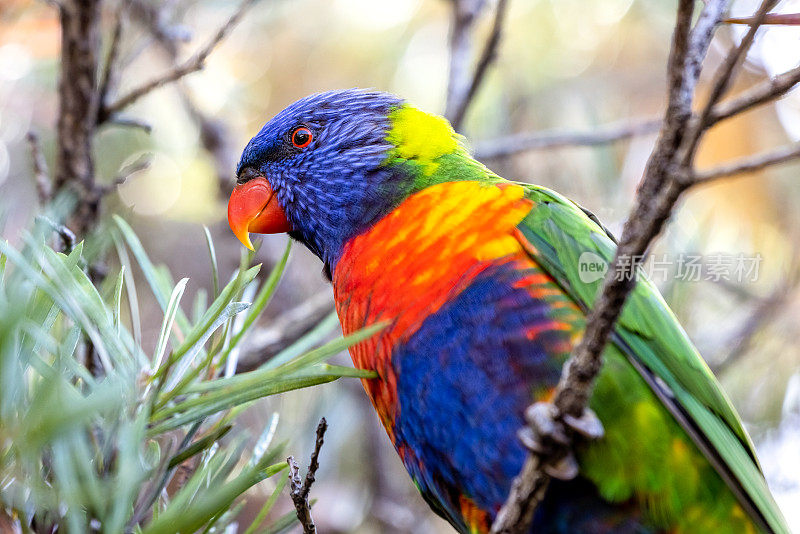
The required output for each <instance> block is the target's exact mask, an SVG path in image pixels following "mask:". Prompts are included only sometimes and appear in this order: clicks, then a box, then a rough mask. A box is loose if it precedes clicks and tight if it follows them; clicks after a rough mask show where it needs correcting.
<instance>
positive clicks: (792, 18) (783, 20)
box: [723, 13, 800, 26]
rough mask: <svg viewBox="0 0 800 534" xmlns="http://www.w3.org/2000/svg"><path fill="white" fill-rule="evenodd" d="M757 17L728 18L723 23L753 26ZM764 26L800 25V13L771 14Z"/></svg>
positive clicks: (765, 20) (766, 18)
mask: <svg viewBox="0 0 800 534" xmlns="http://www.w3.org/2000/svg"><path fill="white" fill-rule="evenodd" d="M753 20H755V17H744V18H728V19H725V20H724V21H723V22H725V23H727V24H752V23H753ZM763 24H776V25H782V26H798V25H800V13H770V14H769V15H767V16H766V17H765V18H764V22H763Z"/></svg>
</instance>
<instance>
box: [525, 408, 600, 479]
mask: <svg viewBox="0 0 800 534" xmlns="http://www.w3.org/2000/svg"><path fill="white" fill-rule="evenodd" d="M556 415H557V414H556V411H555V407H554V406H553V405H552V404H550V403H548V402H537V403H535V404H533V405H531V406H530V407H528V409H527V410H526V411H525V420H526V422H527V423H528V426H527V427H525V428H522V429H520V430H519V432H518V433H517V435H518V437H519V439H520V441H522V444H523V445H524V446H525V447H527V448H528V449H529V450H531V451H533V452H535V453H537V454H539V455H542V456H544V457H546V458H548V461H547V462H546V463H545V465H544V471H545V473H547V474H548V475H550V476H551V477H553V478H557V479H559V480H572V479H573V478H575V477H576V476H577V475H578V461H577V460H576V458H575V455H574V454H573V452H572V450H571V445H572V442H573V436H574V435H575V434H577V435H579V436H581V437H583V438H585V439H590V440H595V439H600V438H601V437H603V425H602V423H601V422H600V419H598V417H597V415H595V413H594V412H593V411H592V410H590V409H588V408H586V409H585V410H584V411H583V414H581V416H580V417H573V416H569V415H566V416H563V417H561V418H558V419H557V418H556ZM565 451H566V453H565Z"/></svg>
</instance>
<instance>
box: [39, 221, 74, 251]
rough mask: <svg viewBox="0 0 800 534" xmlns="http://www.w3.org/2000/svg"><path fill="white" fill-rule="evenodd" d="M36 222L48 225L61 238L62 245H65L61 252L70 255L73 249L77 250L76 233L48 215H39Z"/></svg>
mask: <svg viewBox="0 0 800 534" xmlns="http://www.w3.org/2000/svg"><path fill="white" fill-rule="evenodd" d="M36 220H37V221H41V222H43V223H45V224H47V226H49V227H50V228H51V229H52V230H53V231H54V232H55V233H56V235H58V237H59V238H61V243H62V245H63V247H62V249H61V250H62V252H64V254H69V253H71V252H72V249H74V248H75V243H77V242H78V239H77V237H76V236H75V232H73V231H72V230H70V229H69V228H67V226H65V225H63V224H61V223H59V222H56V221H54V220H53V219H51V218H50V217H48V216H46V215H37V216H36Z"/></svg>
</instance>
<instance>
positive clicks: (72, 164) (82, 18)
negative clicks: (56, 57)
mask: <svg viewBox="0 0 800 534" xmlns="http://www.w3.org/2000/svg"><path fill="white" fill-rule="evenodd" d="M59 15H60V19H61V71H60V74H59V82H58V93H59V110H58V123H57V127H56V130H57V132H56V133H57V137H56V145H57V148H56V171H55V180H54V189H55V190H56V191H60V190H62V189H64V188H66V187H70V188H72V189H73V190H74V191H75V192H76V193H77V195H78V205H77V207H76V210H75V216H74V223H73V225H74V226H73V227H74V228H75V231H76V232H77V233H78V234H81V235H82V234H84V233H85V232H86V230H88V229H89V227H90V226H91V223H92V221H94V220H95V219H96V216H97V212H98V207H99V198H98V197H97V195H96V194H95V192H94V179H95V175H94V159H93V155H92V139H93V138H94V133H95V129H96V126H97V123H96V121H95V118H96V117H97V109H98V105H99V102H98V92H97V89H96V88H97V72H98V70H99V69H98V64H99V63H98V56H99V50H100V0H64V2H62V3H61V4H60V7H59Z"/></svg>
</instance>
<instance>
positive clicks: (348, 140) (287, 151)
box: [228, 89, 466, 269]
mask: <svg viewBox="0 0 800 534" xmlns="http://www.w3.org/2000/svg"><path fill="white" fill-rule="evenodd" d="M465 155H466V152H465V151H464V149H463V147H462V146H461V144H460V138H459V136H457V135H456V134H455V133H454V132H453V129H452V128H451V127H450V125H449V124H448V123H447V121H446V120H444V119H442V118H441V117H437V116H435V115H429V114H427V113H424V112H422V111H419V110H417V109H416V108H413V107H411V106H409V105H407V104H406V103H405V102H404V101H403V100H402V99H400V98H398V97H396V96H394V95H390V94H387V93H380V92H368V91H361V90H354V89H353V90H345V91H331V92H327V93H320V94H315V95H311V96H308V97H306V98H303V99H302V100H299V101H297V102H295V103H294V104H292V105H290V106H289V107H287V108H286V109H284V110H283V111H281V112H280V113H279V114H278V115H276V116H275V117H274V118H273V119H272V120H270V121H269V122H267V124H266V125H264V127H263V128H262V129H261V131H260V132H258V134H257V135H256V136H255V137H253V139H251V140H250V142H249V143H248V144H247V147H246V148H245V149H244V152H243V154H242V158H241V161H240V162H239V165H238V168H237V170H236V173H237V183H236V187H235V188H234V191H233V193H232V194H231V198H230V201H229V203H228V222H229V223H230V226H231V229H232V230H233V233H234V234H236V236H237V237H238V238H239V240H240V241H242V243H244V244H245V245H246V246H248V247H250V248H252V245H251V243H250V238H249V233H279V232H288V233H289V235H291V236H292V237H294V238H296V239H298V240H300V241H302V242H303V243H305V244H306V246H308V248H309V249H310V250H311V251H312V252H314V253H315V254H316V255H317V256H319V257H320V258H321V259H322V260H323V262H325V264H326V266H327V267H328V268H329V269H332V268H333V267H335V265H336V261H337V260H338V257H339V255H340V253H341V250H342V247H343V246H344V244H345V243H346V242H347V241H348V240H349V239H351V238H352V237H354V236H356V235H358V234H360V233H362V232H364V231H365V230H366V229H368V228H369V227H370V226H371V225H372V224H374V223H375V222H377V221H378V220H379V219H380V218H382V217H383V216H384V215H386V214H387V213H389V212H390V211H391V210H392V209H394V208H395V207H396V206H397V205H398V204H400V203H401V202H402V201H403V200H404V199H405V198H406V197H408V196H409V195H411V194H413V193H414V192H416V191H418V190H420V189H422V188H424V187H427V186H428V185H431V184H432V183H436V182H437V181H447V180H445V178H444V175H445V174H451V173H443V172H442V170H443V168H440V167H451V166H452V164H453V163H452V162H451V164H450V165H448V164H447V163H446V162H447V161H449V160H450V159H453V161H455V160H458V159H463V156H465Z"/></svg>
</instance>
